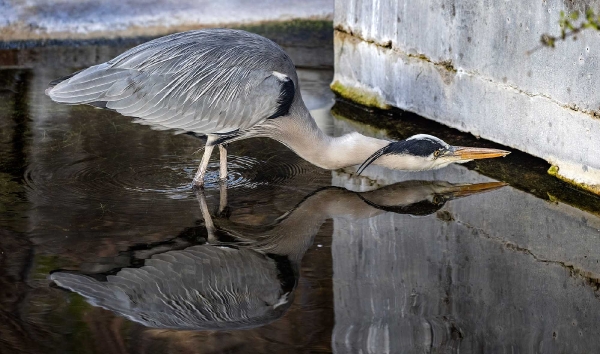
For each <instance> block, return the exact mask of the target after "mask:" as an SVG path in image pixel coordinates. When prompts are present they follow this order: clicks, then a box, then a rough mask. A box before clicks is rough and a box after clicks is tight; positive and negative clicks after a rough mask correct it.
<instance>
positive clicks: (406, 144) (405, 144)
mask: <svg viewBox="0 0 600 354" xmlns="http://www.w3.org/2000/svg"><path fill="white" fill-rule="evenodd" d="M444 148H446V147H445V146H444V145H442V144H441V143H439V142H437V141H433V140H430V139H412V140H402V141H398V142H394V143H391V144H389V145H388V146H387V149H386V151H385V153H387V154H400V155H413V156H422V157H425V156H429V155H431V154H433V153H434V152H436V151H437V150H440V149H444Z"/></svg>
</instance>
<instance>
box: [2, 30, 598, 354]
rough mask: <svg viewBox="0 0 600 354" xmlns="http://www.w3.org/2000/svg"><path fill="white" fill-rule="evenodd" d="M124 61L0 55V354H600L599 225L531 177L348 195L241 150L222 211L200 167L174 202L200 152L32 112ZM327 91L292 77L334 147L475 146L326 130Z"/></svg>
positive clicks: (346, 177)
mask: <svg viewBox="0 0 600 354" xmlns="http://www.w3.org/2000/svg"><path fill="white" fill-rule="evenodd" d="M293 42H294V41H291V42H290V43H292V44H293ZM123 46H124V44H123V43H121V44H118V43H117V44H114V43H113V44H99V45H96V46H87V47H85V46H82V47H65V46H62V47H61V46H56V47H48V48H31V49H27V50H18V51H17V50H8V51H0V61H1V63H2V64H1V65H2V67H0V97H1V99H0V157H1V159H0V211H1V213H0V352H2V353H4V352H7V353H72V352H104V353H130V352H131V353H134V352H136V353H138V352H139V353H199V352H200V353H222V352H227V353H247V352H276V353H278V352H284V351H285V352H289V353H306V352H311V353H330V352H335V353H354V352H363V353H396V352H458V351H461V352H467V353H479V352H544V353H561V352H566V351H569V352H572V353H589V352H598V350H599V348H600V341H598V340H597V338H599V337H600V329H598V326H597V323H596V322H597V319H598V318H600V306H599V305H600V302H599V300H598V297H599V295H600V290H599V288H600V286H599V284H600V263H599V262H600V259H599V258H598V254H600V247H599V246H598V239H599V237H600V216H599V215H600V212H599V211H600V209H598V205H600V203H598V198H597V197H594V196H591V195H588V194H585V193H580V192H577V191H573V190H570V189H568V188H567V187H566V185H564V184H562V182H559V181H556V180H554V179H552V178H551V177H548V176H547V175H546V173H545V169H546V168H547V165H545V164H544V163H543V162H540V161H539V160H537V159H533V158H531V157H528V156H525V155H523V154H519V153H513V154H511V155H509V156H508V157H507V158H505V159H498V160H496V161H485V162H481V163H476V164H474V163H471V164H468V165H467V166H466V168H465V167H464V166H451V167H448V168H445V169H442V170H437V171H428V172H418V173H410V174H409V173H405V172H400V171H389V170H385V169H380V168H379V169H378V168H376V166H375V167H373V168H370V169H369V170H368V171H366V172H367V174H366V176H364V177H361V178H356V177H353V176H352V174H351V173H349V172H351V171H334V172H330V171H324V170H321V169H319V168H316V167H314V166H312V165H310V164H308V163H306V162H305V161H303V160H301V159H300V158H298V157H297V156H296V155H295V154H293V153H292V152H291V151H289V150H288V149H286V148H285V147H283V146H282V145H281V144H279V143H277V142H274V141H271V140H263V139H255V140H247V141H241V142H238V143H236V144H232V145H231V146H230V154H231V155H230V165H229V168H230V173H231V175H230V179H229V181H228V187H229V188H228V190H227V193H226V197H227V203H226V207H225V203H224V199H223V193H221V191H220V190H219V185H218V183H217V181H216V180H217V172H216V171H217V166H218V165H217V162H216V161H215V162H213V163H212V165H211V166H210V169H209V171H210V173H211V175H209V176H208V185H207V190H206V194H205V195H204V198H202V196H200V198H199V196H198V195H196V194H195V193H194V192H193V191H191V189H190V188H189V187H190V181H191V178H192V176H193V174H194V172H195V169H196V168H197V165H198V162H199V160H200V157H201V156H200V155H199V154H198V153H196V151H197V150H198V149H199V148H200V147H201V145H202V144H201V142H200V141H199V140H198V139H197V138H195V137H193V136H188V135H173V134H171V133H170V132H165V131H155V130H152V129H151V128H150V127H147V126H140V125H137V124H133V123H131V122H130V120H129V119H128V118H123V117H121V116H119V115H117V114H114V113H113V112H107V111H102V110H96V109H93V108H90V107H82V106H61V105H57V104H53V103H52V102H51V101H50V100H49V99H48V98H47V97H46V96H45V95H44V94H43V92H44V89H45V88H46V85H47V83H48V82H49V81H51V80H52V79H54V78H56V77H60V76H62V75H65V74H68V73H70V72H72V71H74V70H75V69H78V68H81V67H85V66H89V65H93V64H95V63H98V62H101V61H105V60H107V59H110V58H111V57H113V56H115V55H116V54H118V53H120V52H121V51H123V50H124V49H125V48H124V47H123ZM307 47H309V46H307ZM311 48H312V49H311V50H314V51H315V53H316V52H318V50H317V49H315V48H317V47H311ZM329 49H330V47H328V49H327V50H329ZM291 52H294V50H292V51H291ZM295 52H296V53H298V60H300V61H302V60H305V62H304V64H305V66H314V65H317V66H319V67H320V68H322V67H326V66H327V65H321V64H315V63H318V62H319V60H321V59H322V58H321V59H319V58H316V59H315V58H313V57H310V58H307V57H304V59H302V58H303V57H302V55H305V54H306V53H307V51H303V50H302V49H301V48H300V49H298V48H296V50H295ZM328 53H329V54H327V55H330V54H331V53H330V52H328ZM301 54H302V55H301ZM323 58H327V56H326V55H323ZM317 59H319V60H317ZM301 66H303V65H301ZM332 76H333V73H332V72H331V71H330V70H323V69H318V70H313V69H301V70H300V71H299V77H300V82H301V88H302V90H303V97H304V99H305V100H306V102H307V105H308V106H309V108H310V109H311V110H312V113H313V115H314V116H315V117H316V118H317V119H318V120H319V124H320V125H321V126H322V127H323V129H324V130H326V131H328V132H329V133H331V134H337V135H339V134H343V133H345V132H348V131H353V130H357V129H359V130H362V131H363V132H366V133H368V134H371V135H384V134H390V135H392V136H393V137H404V136H407V135H410V134H414V133H420V132H428V133H433V134H435V135H438V136H440V137H441V138H443V139H445V140H447V141H449V142H451V143H459V144H461V142H462V145H478V144H484V145H485V144H489V142H482V141H477V140H476V139H475V138H473V137H471V136H469V135H466V134H462V133H459V132H457V131H455V130H452V129H448V128H444V127H442V126H440V125H438V124H434V123H431V122H427V121H425V120H423V119H421V118H418V117H415V116H412V115H410V114H408V113H405V112H404V113H401V114H398V113H399V112H391V114H390V112H378V111H365V110H362V109H361V108H358V107H355V106H353V105H351V104H348V103H343V102H338V104H337V105H336V107H335V108H334V114H335V116H336V119H333V118H332V117H331V115H330V113H329V109H330V107H331V105H332V104H333V95H332V94H331V92H330V91H329V90H328V84H329V82H330V81H331V79H332ZM348 118H350V119H351V120H349V119H348ZM356 121H362V122H363V123H366V125H365V124H362V125H359V124H356ZM498 180H500V181H503V182H508V183H509V184H510V185H509V186H505V187H503V188H499V187H500V186H503V185H504V183H499V182H498ZM496 188H497V189H496ZM489 189H495V190H493V191H491V190H489ZM484 191H488V193H481V192H484ZM51 273H52V274H53V275H52V276H53V277H54V278H55V280H56V282H57V283H58V284H61V282H62V286H64V287H66V288H70V289H72V290H74V291H75V292H69V291H65V290H64V289H61V288H59V287H58V286H50V284H51V283H52V282H50V281H49V280H48V275H49V274H51ZM77 292H78V293H80V294H82V295H83V296H81V295H78V294H76V293H77ZM86 300H87V301H86ZM88 302H89V303H92V304H94V305H96V306H91V305H90V304H89V303H88ZM241 328H244V330H239V329H241ZM184 329H185V330H184Z"/></svg>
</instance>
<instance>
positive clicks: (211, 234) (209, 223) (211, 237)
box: [196, 191, 218, 243]
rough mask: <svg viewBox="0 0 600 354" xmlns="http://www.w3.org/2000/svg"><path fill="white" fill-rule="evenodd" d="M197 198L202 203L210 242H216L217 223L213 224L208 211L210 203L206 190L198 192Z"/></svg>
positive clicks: (201, 207) (201, 206)
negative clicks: (208, 203) (205, 194)
mask: <svg viewBox="0 0 600 354" xmlns="http://www.w3.org/2000/svg"><path fill="white" fill-rule="evenodd" d="M196 198H197V199H198V203H199V204H200V211H202V218H204V225H205V226H206V232H207V233H208V239H207V241H208V243H216V242H217V241H218V240H217V237H216V236H215V230H216V228H215V224H213V221H212V218H211V217H210V213H209V212H208V205H207V204H206V197H205V196H204V191H198V192H196Z"/></svg>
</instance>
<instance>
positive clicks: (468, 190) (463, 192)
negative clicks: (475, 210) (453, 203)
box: [442, 182, 508, 199]
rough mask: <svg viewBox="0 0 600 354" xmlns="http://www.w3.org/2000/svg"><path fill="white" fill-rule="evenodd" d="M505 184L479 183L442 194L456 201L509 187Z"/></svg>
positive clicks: (457, 187) (459, 186)
mask: <svg viewBox="0 0 600 354" xmlns="http://www.w3.org/2000/svg"><path fill="white" fill-rule="evenodd" d="M507 185H508V184H507V183H504V182H488V183H477V184H463V185H457V186H455V188H456V190H453V191H448V192H446V193H442V194H444V195H445V196H446V198H448V199H456V198H463V197H468V196H470V195H473V194H477V193H483V192H489V191H493V190H495V189H499V188H502V187H504V186H507Z"/></svg>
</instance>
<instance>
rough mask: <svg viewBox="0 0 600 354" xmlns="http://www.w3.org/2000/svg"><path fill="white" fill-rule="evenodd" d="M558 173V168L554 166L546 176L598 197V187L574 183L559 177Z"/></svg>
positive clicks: (571, 180) (599, 188)
mask: <svg viewBox="0 0 600 354" xmlns="http://www.w3.org/2000/svg"><path fill="white" fill-rule="evenodd" d="M558 171H559V167H558V166H556V165H552V166H550V168H549V169H548V174H549V175H550V176H554V177H556V178H558V179H560V180H561V181H563V182H567V183H569V184H572V185H574V186H575V187H578V188H581V189H583V190H586V191H588V192H592V193H594V194H598V195H600V186H593V185H589V184H586V183H580V182H577V181H575V180H573V179H570V178H567V177H565V176H563V175H561V174H560V173H559V172H558Z"/></svg>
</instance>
